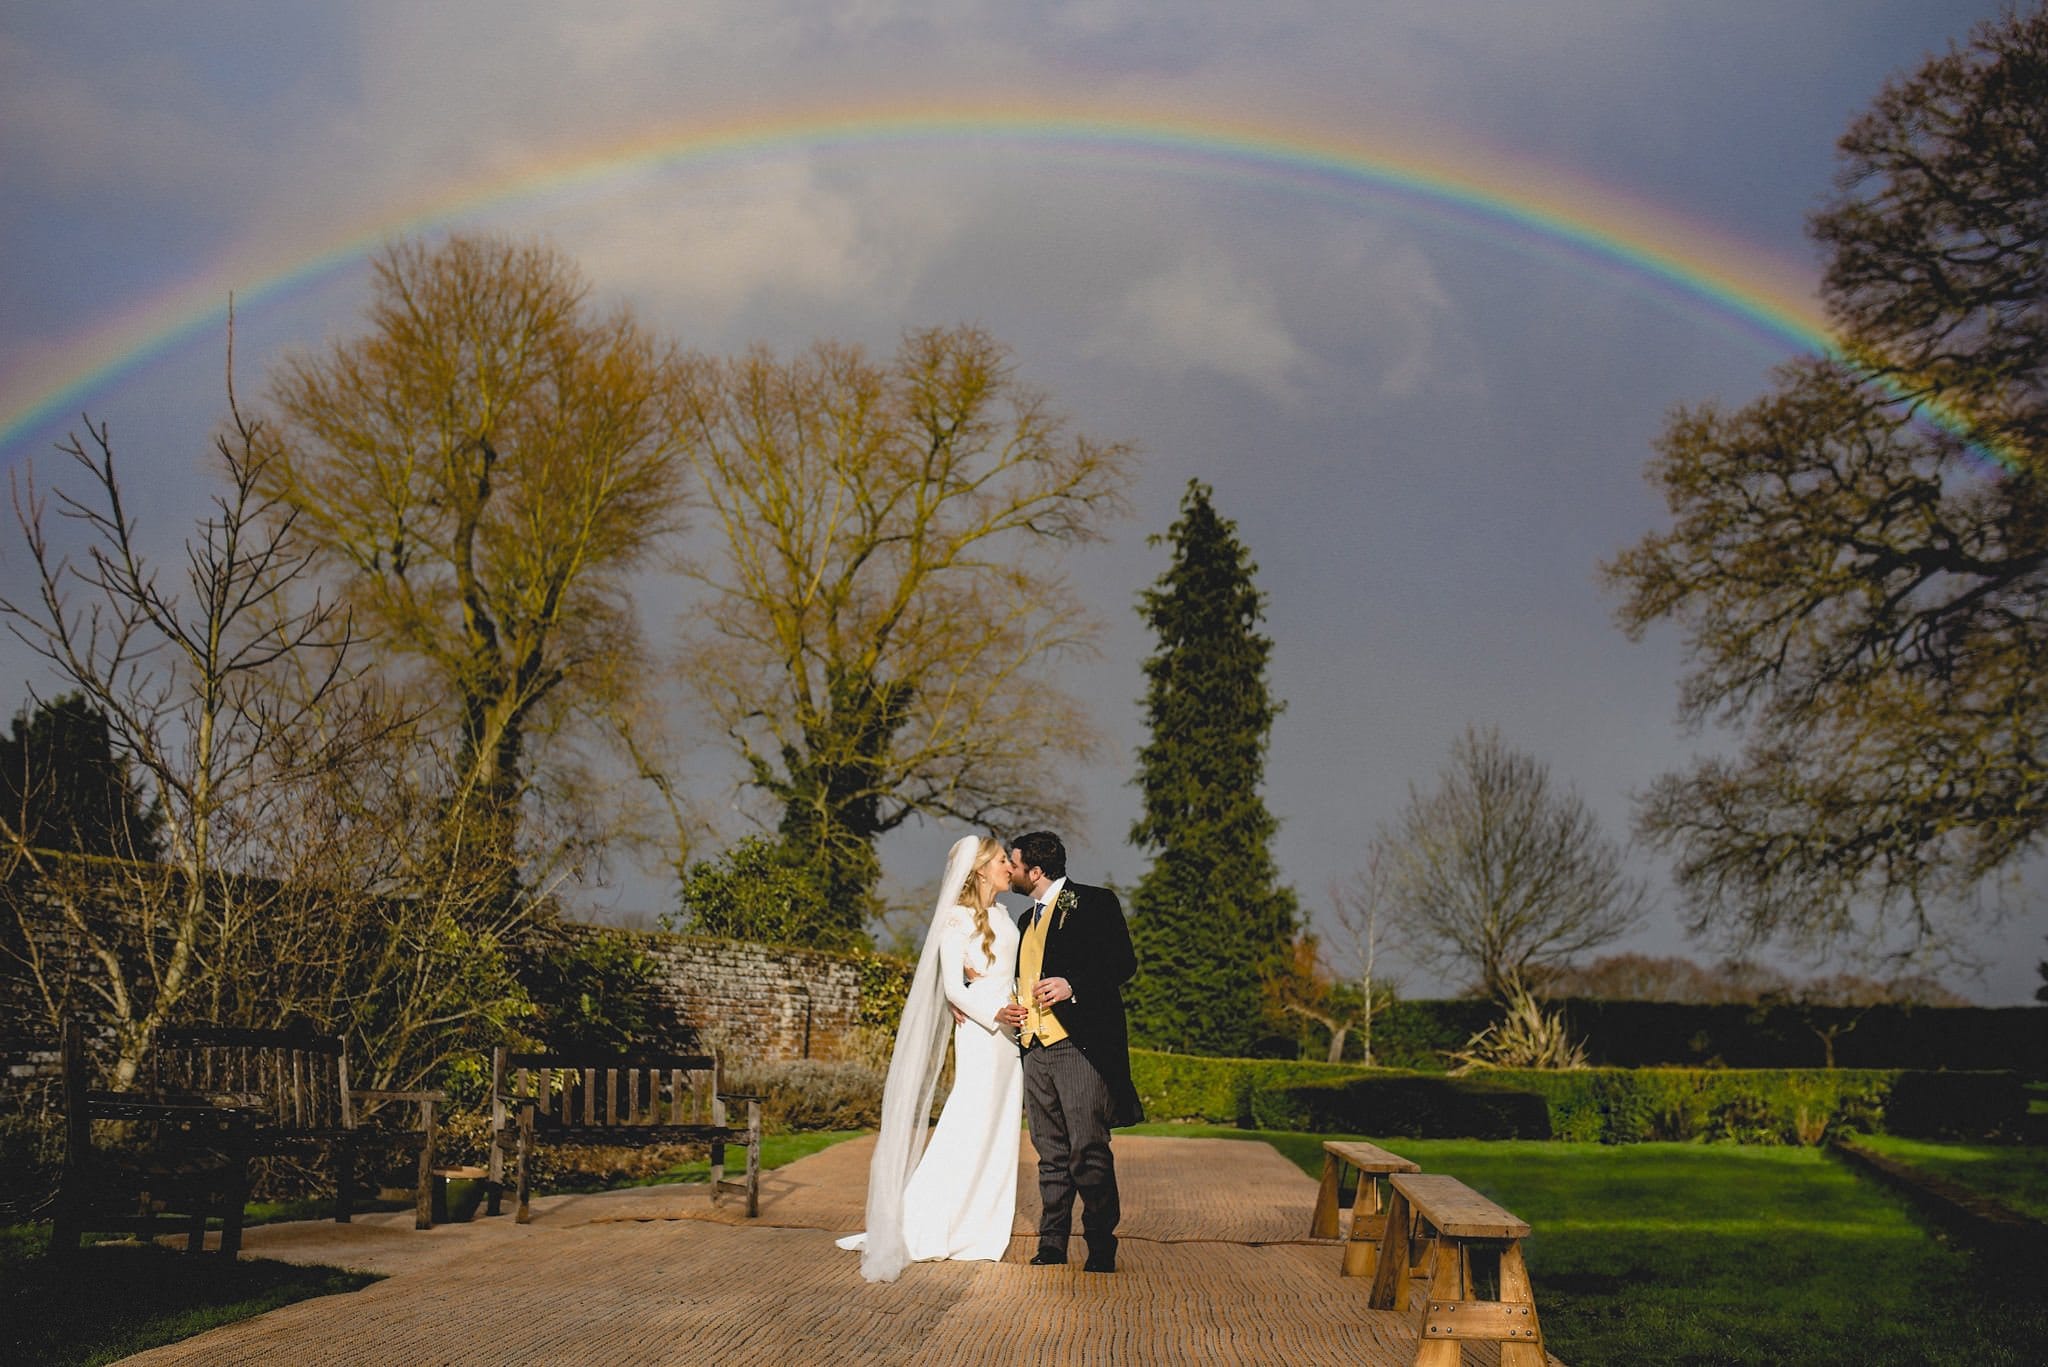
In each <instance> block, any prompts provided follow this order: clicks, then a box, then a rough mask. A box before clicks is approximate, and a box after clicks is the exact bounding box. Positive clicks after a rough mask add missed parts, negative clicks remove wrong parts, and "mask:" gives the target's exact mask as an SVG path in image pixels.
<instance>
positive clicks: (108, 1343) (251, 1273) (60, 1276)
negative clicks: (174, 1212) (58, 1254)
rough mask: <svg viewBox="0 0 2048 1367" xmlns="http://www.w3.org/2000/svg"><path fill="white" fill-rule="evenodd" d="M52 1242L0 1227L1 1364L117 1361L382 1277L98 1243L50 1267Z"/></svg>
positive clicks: (45, 1235) (44, 1235)
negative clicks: (3, 1362)
mask: <svg viewBox="0 0 2048 1367" xmlns="http://www.w3.org/2000/svg"><path fill="white" fill-rule="evenodd" d="M48 1245H49V1230H48V1228H47V1227H46V1226H11V1227H7V1228H0V1361H6V1362H35V1363H48V1364H51V1367H60V1364H61V1367H84V1364H88V1363H101V1362H115V1361H118V1360H119V1359H121V1358H124V1357H128V1356H129V1355H131V1354H134V1353H139V1352H141V1351H142V1350H143V1349H145V1348H154V1347H156V1346H157V1345H159V1344H164V1343H175V1342H177V1341H178V1340H179V1339H182V1338H188V1337H190V1336H191V1335H193V1334H198V1333H203V1332H205V1331H206V1330H208V1329H212V1328H215V1327H216V1326H218V1325H223V1324H233V1323H234V1322H235V1321H236V1320H244V1319H248V1318H249V1317H250V1316H252V1315H260V1314H262V1313H263V1312H264V1311H266V1310H275V1309H276V1308H277V1307H278V1306H280V1305H289V1304H291V1303H292V1302H293V1301H302V1300H305V1299H306V1298H308V1297H309V1296H329V1295H333V1294H335V1293H336V1292H340V1291H354V1290H355V1289H356V1288H358V1287H362V1286H368V1285H369V1284H370V1283H371V1282H374V1281H376V1280H377V1278H376V1277H373V1276H371V1275H369V1274H368V1273H363V1272H344V1271H342V1270H341V1269H339V1268H333V1267H299V1266H296V1265H295V1264H292V1263H280V1262H272V1261H269V1260H268V1259H262V1258H243V1259H240V1260H239V1261H237V1262H232V1263H229V1262H223V1261H222V1260H221V1259H220V1258H218V1257H215V1256H213V1255H212V1254H206V1255H202V1256H200V1257H196V1258H195V1257H190V1256H187V1255H186V1254H185V1253H183V1252H173V1251H172V1250H170V1249H167V1248H160V1247H157V1246H156V1245H154V1244H96V1245H91V1246H89V1247H87V1248H84V1249H82V1250H80V1252H79V1255H78V1259H77V1261H76V1263H75V1264H68V1263H66V1262H62V1261H59V1262H52V1261H51V1260H50V1258H49V1257H48V1256H47V1250H48ZM181 1247H182V1245H181Z"/></svg>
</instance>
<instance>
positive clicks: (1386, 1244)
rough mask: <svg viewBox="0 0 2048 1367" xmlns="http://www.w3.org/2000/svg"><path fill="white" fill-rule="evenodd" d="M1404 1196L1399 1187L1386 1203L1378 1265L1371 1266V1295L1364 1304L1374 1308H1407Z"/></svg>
mask: <svg viewBox="0 0 2048 1367" xmlns="http://www.w3.org/2000/svg"><path fill="white" fill-rule="evenodd" d="M1411 1223H1412V1220H1411V1217H1410V1215H1409V1213H1408V1198H1407V1197H1405V1196H1403V1195H1402V1194H1401V1193H1400V1191H1399V1190H1396V1191H1395V1192H1394V1199H1393V1200H1392V1201H1391V1202H1389V1203H1388V1205H1387V1224H1386V1228H1385V1229H1384V1230H1383V1231H1382V1232H1381V1234H1380V1253H1379V1266H1378V1267H1376V1268H1374V1269H1373V1274H1372V1295H1371V1296H1370V1297H1368V1298H1367V1300H1366V1304H1367V1305H1369V1306H1371V1307H1372V1308H1373V1309H1375V1310H1406V1309H1407V1308H1408V1243H1409V1239H1408V1232H1409V1231H1408V1227H1409V1225H1410V1224H1411Z"/></svg>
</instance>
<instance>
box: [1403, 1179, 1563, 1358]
mask: <svg viewBox="0 0 2048 1367" xmlns="http://www.w3.org/2000/svg"><path fill="white" fill-rule="evenodd" d="M1387 1181H1388V1183H1389V1184H1390V1185H1391V1186H1392V1187H1393V1189H1394V1196H1393V1201H1392V1203H1391V1205H1390V1208H1389V1209H1388V1211H1387V1223H1386V1229H1385V1232H1384V1234H1383V1235H1382V1237H1381V1241H1380V1253H1379V1266H1378V1267H1377V1268H1376V1269H1375V1271H1374V1274H1373V1282H1372V1296H1371V1300H1370V1302H1369V1304H1371V1305H1372V1307H1373V1308H1374V1309H1376V1310H1409V1309H1410V1306H1409V1299H1410V1285H1411V1283H1413V1282H1418V1281H1426V1282H1427V1284H1428V1295H1427V1297H1426V1298H1424V1299H1423V1301H1422V1305H1423V1307H1424V1308H1423V1311H1422V1315H1421V1322H1420V1326H1419V1327H1418V1329H1417V1330H1416V1348H1415V1364H1416V1367H1458V1364H1459V1363H1461V1362H1462V1361H1463V1360H1464V1348H1463V1346H1462V1345H1463V1344H1464V1343H1465V1342H1466V1341H1468V1340H1480V1341H1491V1342H1497V1343H1499V1344H1500V1362H1501V1367H1544V1355H1543V1329H1542V1326H1541V1325H1540V1324H1539V1322H1538V1321H1537V1318H1536V1299H1535V1293H1534V1291H1533V1290H1532V1289H1531V1287H1530V1284H1529V1272H1528V1269H1527V1268H1526V1267H1525V1266H1524V1265H1523V1262H1522V1240H1523V1239H1525V1238H1527V1237H1528V1234H1529V1226H1528V1225H1527V1224H1526V1223H1525V1222H1524V1221H1522V1220H1520V1219H1518V1218H1516V1217H1515V1216H1514V1215H1511V1214H1509V1213H1508V1212H1507V1211H1505V1210H1503V1209H1502V1208H1501V1207H1499V1206H1497V1205H1495V1204H1494V1203H1493V1202H1492V1201H1489V1200H1487V1199H1486V1198H1485V1197H1484V1196H1481V1195H1480V1194H1479V1193H1478V1192H1476V1191H1474V1190H1472V1188H1470V1187H1468V1186H1466V1185H1465V1184H1464V1183H1463V1182H1460V1181H1459V1180H1458V1179H1457V1178H1455V1177H1448V1176H1444V1175H1442V1174H1440V1173H1395V1174H1393V1175H1392V1176H1391V1177H1389V1178H1388V1179H1387Z"/></svg>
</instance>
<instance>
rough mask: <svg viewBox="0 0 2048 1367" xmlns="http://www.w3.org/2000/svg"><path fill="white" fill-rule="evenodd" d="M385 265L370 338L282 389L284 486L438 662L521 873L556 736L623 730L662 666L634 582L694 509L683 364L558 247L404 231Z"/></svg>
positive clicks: (360, 598)
mask: <svg viewBox="0 0 2048 1367" xmlns="http://www.w3.org/2000/svg"><path fill="white" fill-rule="evenodd" d="M372 267H373V269H374V271H375V273H376V293H375V297H374V299H373V301H372V303H371V306H370V309H369V324H370V328H369V331H368V333H367V334H366V335H364V336H361V337H358V338H355V339H353V340H350V341H346V342H341V343H337V344H335V345H334V346H333V347H331V348H330V349H329V350H328V352H327V353H326V354H325V355H323V356H318V357H308V356H300V357H295V358H293V359H292V360H291V361H290V362H289V363H288V364H287V365H286V366H285V368H284V370H283V372H282V374H281V375H280V376H279V377H278V379H277V381H276V382H275V384H274V386H273V394H272V397H273V400H274V402H275V404H276V406H277V408H278V410H279V411H280V412H281V413H282V414H283V416H284V419H285V428H284V434H283V435H284V440H283V441H282V443H281V445H280V448H279V450H278V453H277V456H276V458H275V459H274V460H272V461H271V462H270V463H269V464H268V465H267V466H266V467H265V470H264V480H265V489H266V491H267V492H269V493H270V494H271V495H272V496H273V497H274V498H275V499H277V500H278V501H279V502H280V503H281V504H283V505H284V506H286V507H289V508H290V509H292V510H293V512H294V513H295V515H296V516H297V517H298V518H299V520H300V523H301V525H302V526H303V528H304V530H305V532H306V534H307V535H308V536H309V537H310V538H311V539H312V541H313V543H314V544H315V545H316V546H317V547H318V548H319V550H320V553H321V556H322V560H323V563H324V564H325V565H326V566H328V567H331V568H334V569H336V570H338V571H339V572H340V573H341V575H342V584H343V588H344V590H345V592H346V594H347V597H348V601H349V602H350V603H351V604H352V605H354V607H355V609H356V611H357V613H358V614H359V616H360V618H361V619H362V620H363V621H364V623H365V624H366V625H367V626H368V627H370V628H372V629H374V630H375V631H376V632H377V633H378V639H379V642H380V645H381V646H383V647H386V648H388V649H389V650H390V651H392V652H394V653H395V654H396V655H398V656H401V657H403V658H404V659H406V660H409V661H410V662H411V663H412V664H413V665H414V666H416V667H417V673H416V679H417V680H418V681H420V682H422V683H424V685H425V691H424V693H423V694H422V696H424V697H426V698H427V699H428V700H429V701H430V702H431V703H433V704H434V705H435V706H436V707H437V709H438V710H439V712H440V714H441V715H442V716H444V717H445V718H446V720H447V722H448V723H449V727H450V730H451V731H452V732H453V734H455V735H456V736H457V738H458V743H457V744H455V745H453V746H451V747H449V749H450V752H451V757H452V759H453V761H454V764H455V768H454V771H453V774H452V779H453V781H452V783H451V784H450V789H451V792H452V793H453V795H454V798H455V800H456V802H457V804H458V806H461V807H463V808H465V809H466V810H468V811H469V813H470V816H469V817H465V820H468V821H469V825H468V832H469V835H470V836H471V838H472V839H481V838H484V837H486V835H487V831H486V828H485V827H484V826H481V825H478V824H476V822H475V821H474V820H473V819H470V818H472V817H474V816H477V815H481V816H483V817H484V818H486V819H487V820H488V821H489V822H490V823H492V824H493V825H494V826H495V828H496V829H495V831H494V832H490V833H488V838H489V839H490V840H491V841H492V842H494V847H495V849H496V851H497V852H498V854H499V855H500V857H502V858H503V859H504V860H506V861H507V865H508V867H507V873H508V874H509V872H510V866H511V864H512V862H513V861H514V860H515V859H516V857H517V856H516V854H515V852H514V849H515V839H516V834H517V831H518V825H519V820H520V809H521V806H522V804H523V803H525V802H527V801H528V800H529V799H530V798H531V797H532V796H533V788H532V782H533V778H534V773H533V764H534V760H535V755H534V749H535V744H536V741H537V740H538V739H539V738H540V737H541V736H543V735H545V734H546V733H548V732H549V731H551V730H552V729H554V728H555V727H557V726H558V725H560V724H561V723H562V722H563V721H564V719H565V717H567V716H570V715H573V714H577V713H578V712H579V709H580V710H581V711H582V712H585V713H588V714H590V715H591V716H593V717H595V718H596V719H597V720H598V721H599V722H600V724H601V725H602V726H604V727H612V726H615V725H616V723H617V719H618V718H619V717H621V716H626V715H629V714H630V708H624V707H620V706H618V705H617V704H618V693H619V690H622V689H625V690H630V689H631V688H633V687H634V686H636V685H637V684H638V683H640V682H641V681H644V680H645V679H646V678H648V677H650V676H651V674H652V672H653V671H651V670H649V669H647V668H645V660H644V655H643V650H642V642H641V640H640V636H639V632H638V628H637V623H636V620H635V616H634V612H633V606H632V601H631V597H630V591H629V584H628V581H629V576H630V574H631V573H632V572H633V571H634V570H636V569H638V568H640V567H642V566H644V565H646V564H648V563H649V562H650V560H651V559H652V557H653V556H654V555H655V553H656V550H657V547H658V546H659V544H660V542H661V539H662V538H663V537H664V536H665V535H666V534H667V533H669V532H671V531H672V530H674V529H676V527H677V526H678V525H679V518H680V515H681V509H682V506H683V503H684V498H685V488H686V486H685V483H684V479H683V475H684V473H685V467H684V466H683V465H682V463H681V460H680V453H679V448H678V444H677V440H676V436H675V433H674V430H673V428H672V426H671V424H670V423H669V421H668V420H667V418H668V408H667V403H668V398H669V393H670V388H669V386H670V382H671V369H670V363H669V358H668V356H667V355H666V353H665V351H664V349H663V348H661V347H659V346H658V345H657V344H656V342H655V341H654V340H653V339H652V338H651V337H650V336H649V335H648V334H646V333H645V332H643V331H642V330H641V328H640V327H639V325H638V324H637V323H636V322H635V321H634V320H633V317H632V316H631V314H630V313H629V312H627V311H625V310H623V309H622V310H619V311H616V312H613V313H611V314H608V315H604V316H597V315H596V314H595V313H594V311H593V310H592V308H591V306H590V303H589V286H588V285H587V284H586V283H585V281H584V280H583V279H582V277H581V276H580V275H579V274H578V273H577V271H576V270H575V268H574V266H573V265H572V264H571V263H570V262H569V261H567V260H566V259H565V258H564V257H563V256H562V255H561V254H560V253H559V252H556V251H554V250H552V249H550V248H548V247H544V246H539V245H531V244H529V245H519V244H515V243H511V242H507V241H503V240H500V239H496V238H486V237H469V236H456V237H452V238H450V239H449V240H448V241H446V242H444V243H442V244H441V245H439V246H438V247H429V246H427V245H425V244H422V243H419V242H401V243H398V244H395V245H393V246H391V247H389V248H387V249H386V250H385V251H383V252H382V253H380V254H379V255H378V256H377V257H376V258H374V260H373V261H372ZM636 762H637V757H636ZM585 796H587V793H586V794H585Z"/></svg>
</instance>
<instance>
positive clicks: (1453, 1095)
mask: <svg viewBox="0 0 2048 1367" xmlns="http://www.w3.org/2000/svg"><path fill="white" fill-rule="evenodd" d="M1253 1111H1254V1113H1255V1114H1256V1115H1257V1116H1258V1117H1259V1118H1260V1120H1261V1123H1262V1124H1263V1125H1265V1126H1266V1127H1268V1128H1273V1129H1300V1130H1310V1131H1330V1130H1336V1131H1344V1132H1350V1133H1361V1134H1374V1135H1401V1136H1407V1137H1411V1138H1471V1139H1509V1138H1525V1139H1535V1138H1555V1139H1563V1140H1575V1141H1579V1142H1585V1143H1602V1144H1631V1143H1639V1142H1643V1141H1649V1140H1667V1141H1689V1140H1706V1141H1712V1140H1720V1141H1732V1142H1735V1143H1741V1144H1806V1145H1813V1144H1819V1143H1821V1142H1823V1141H1824V1140H1826V1139H1828V1138H1830V1137H1832V1136H1834V1135H1837V1134H1841V1133H1844V1132H1847V1131H1854V1130H1866V1131H1878V1132H1889V1133H1893V1134H1910V1135H1927V1134H1942V1135H1949V1136H1955V1137H1960V1138H1981V1137H1987V1136H1992V1135H1998V1134H2004V1135H2013V1134H2016V1133H2017V1131H2018V1129H2019V1126H2020V1124H2021V1121H2022V1117H2023V1116H2024V1114H2025V1100H2024V1093H2023V1092H2022V1090H2021V1087H2020V1083H2019V1080H2018V1079H2017V1078H2016V1077H2014V1076H2013V1075H2012V1074H2010V1073H1917V1072H1901V1071H1895V1070H1887V1069H1816V1068H1794V1069H1729V1068H1587V1069H1579V1070H1571V1071H1556V1070H1548V1069H1493V1070H1489V1071H1487V1072H1486V1073H1484V1074H1480V1075H1477V1076H1469V1077H1463V1078H1447V1077H1435V1076H1429V1075H1422V1074H1412V1073H1411V1074H1399V1073H1367V1074H1363V1075H1360V1076H1357V1077H1353V1078H1350V1079H1343V1080H1331V1081H1325V1082H1322V1083H1319V1084H1310V1085H1294V1086H1289V1087H1283V1088H1280V1089H1278V1095H1265V1094H1261V1095H1259V1096H1256V1097H1254V1098H1253ZM1538 1111H1540V1112H1541V1113H1542V1114H1541V1116H1540V1117H1539V1115H1538V1114H1537V1112H1538Z"/></svg>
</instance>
